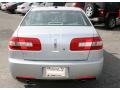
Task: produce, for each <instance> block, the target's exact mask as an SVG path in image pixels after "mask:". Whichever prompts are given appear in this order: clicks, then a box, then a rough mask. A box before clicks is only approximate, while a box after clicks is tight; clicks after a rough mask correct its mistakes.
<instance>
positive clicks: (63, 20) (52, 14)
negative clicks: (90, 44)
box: [21, 10, 91, 26]
mask: <svg viewBox="0 0 120 90" xmlns="http://www.w3.org/2000/svg"><path fill="white" fill-rule="evenodd" d="M21 26H91V24H90V22H89V20H88V19H87V18H86V16H85V15H84V14H83V13H82V12H80V11H70V10H68V11H61V10H59V11H55V10H53V11H52V10H51V11H31V12H29V13H28V15H27V16H26V17H25V19H24V20H23V22H22V24H21Z"/></svg>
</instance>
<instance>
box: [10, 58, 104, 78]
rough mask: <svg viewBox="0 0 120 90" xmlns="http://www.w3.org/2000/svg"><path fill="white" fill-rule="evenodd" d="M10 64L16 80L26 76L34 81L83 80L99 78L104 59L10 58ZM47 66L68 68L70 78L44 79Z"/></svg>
mask: <svg viewBox="0 0 120 90" xmlns="http://www.w3.org/2000/svg"><path fill="white" fill-rule="evenodd" d="M9 62H10V70H11V73H12V76H13V77H14V78H16V77H21V76H24V77H32V78H34V79H82V77H98V76H99V75H100V73H101V71H102V67H103V59H101V60H98V61H26V60H22V59H12V58H9ZM47 66H57V67H58V66H60V67H66V68H68V77H66V78H46V77H44V76H43V68H44V67H47Z"/></svg>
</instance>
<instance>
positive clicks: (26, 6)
mask: <svg viewBox="0 0 120 90" xmlns="http://www.w3.org/2000/svg"><path fill="white" fill-rule="evenodd" d="M32 4H33V3H27V2H26V3H23V4H22V5H19V6H17V9H16V12H17V13H22V14H26V13H27V12H28V11H29V10H30V8H31V6H32Z"/></svg>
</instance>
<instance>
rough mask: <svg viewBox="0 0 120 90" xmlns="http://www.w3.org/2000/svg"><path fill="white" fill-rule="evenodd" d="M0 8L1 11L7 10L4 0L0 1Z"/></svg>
mask: <svg viewBox="0 0 120 90" xmlns="http://www.w3.org/2000/svg"><path fill="white" fill-rule="evenodd" d="M1 10H3V11H5V10H7V3H5V2H4V3H2V5H1Z"/></svg>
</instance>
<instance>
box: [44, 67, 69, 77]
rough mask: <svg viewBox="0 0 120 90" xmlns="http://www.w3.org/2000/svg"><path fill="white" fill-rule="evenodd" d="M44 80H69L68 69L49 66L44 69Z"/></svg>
mask: <svg viewBox="0 0 120 90" xmlns="http://www.w3.org/2000/svg"><path fill="white" fill-rule="evenodd" d="M43 77H44V78H67V77H68V68H67V67H59V66H47V67H44V68H43Z"/></svg>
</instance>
